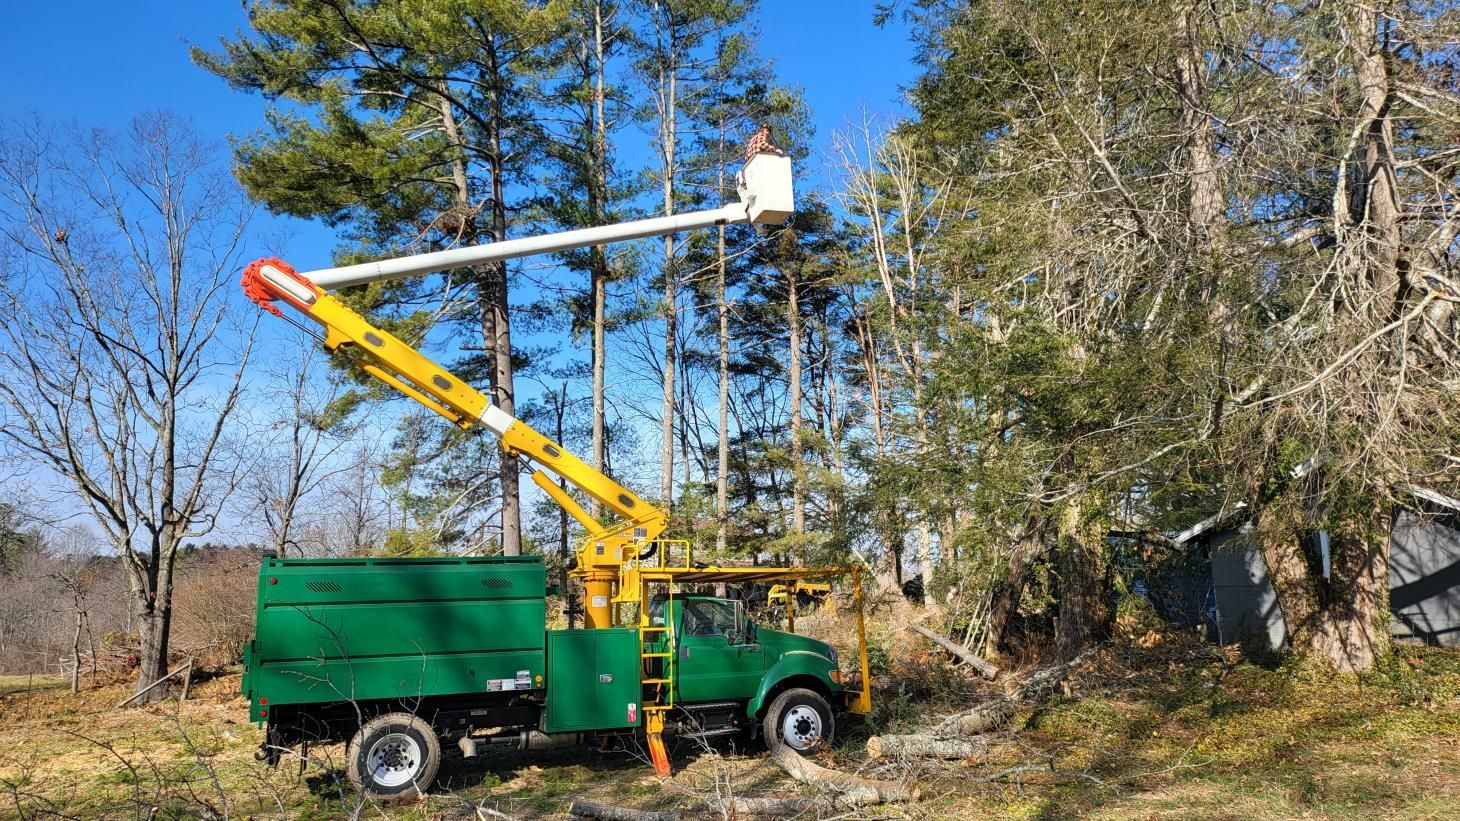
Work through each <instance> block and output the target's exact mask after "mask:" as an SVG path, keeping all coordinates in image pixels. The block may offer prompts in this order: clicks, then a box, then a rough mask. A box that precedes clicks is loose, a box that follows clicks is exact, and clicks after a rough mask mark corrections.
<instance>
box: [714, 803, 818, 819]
mask: <svg viewBox="0 0 1460 821" xmlns="http://www.w3.org/2000/svg"><path fill="white" fill-rule="evenodd" d="M712 806H713V807H714V808H715V809H717V810H719V811H720V812H721V813H722V814H724V815H727V816H729V817H731V818H739V817H742V816H747V815H768V816H770V817H772V818H789V817H791V816H793V815H802V814H805V813H813V812H815V811H816V810H818V809H820V808H821V807H823V806H826V805H825V804H824V803H817V801H816V800H815V799H812V798H731V799H729V800H724V801H716V802H713V804H712Z"/></svg>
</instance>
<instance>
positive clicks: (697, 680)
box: [649, 594, 843, 752]
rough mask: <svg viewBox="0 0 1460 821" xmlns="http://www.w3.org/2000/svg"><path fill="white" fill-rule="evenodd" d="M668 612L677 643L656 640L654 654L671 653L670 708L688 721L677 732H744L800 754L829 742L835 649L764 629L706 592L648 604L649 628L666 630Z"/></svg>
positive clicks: (836, 695)
mask: <svg viewBox="0 0 1460 821" xmlns="http://www.w3.org/2000/svg"><path fill="white" fill-rule="evenodd" d="M666 613H667V617H668V621H669V623H670V624H672V625H673V627H674V629H673V630H671V631H667V635H669V636H673V637H674V638H673V639H672V640H671V639H669V638H663V639H660V641H659V642H658V643H657V647H656V649H659V650H660V651H661V652H669V653H672V659H668V660H666V663H665V664H664V667H665V669H667V670H668V671H669V675H668V678H670V679H671V682H672V688H673V694H672V699H673V700H672V703H673V704H674V705H675V706H676V707H677V708H678V711H677V712H678V713H679V714H680V716H681V719H682V720H683V719H684V718H688V719H690V721H691V722H693V723H692V724H690V725H689V726H688V727H680V728H679V729H680V731H681V732H684V731H686V730H688V731H689V732H691V733H694V734H697V735H706V734H709V735H718V734H722V733H726V732H734V731H737V730H739V729H741V728H746V729H748V730H749V731H750V733H751V735H760V736H763V737H765V738H767V739H774V740H776V741H781V742H784V743H785V744H787V745H788V746H790V747H791V748H792V749H795V750H797V751H798V752H807V751H810V750H812V749H814V748H816V747H817V746H819V745H821V744H824V743H828V742H830V740H831V738H832V734H833V730H834V726H835V715H834V713H833V710H832V705H833V704H838V703H840V701H841V699H842V695H843V686H842V673H841V670H840V669H839V668H838V659H837V653H836V649H835V648H833V647H832V646H831V645H829V644H827V643H825V642H822V641H817V640H816V639H812V638H808V637H806V636H800V635H796V634H794V633H785V632H782V631H780V630H772V629H770V628H766V627H761V626H759V625H757V624H756V623H755V622H753V621H751V620H750V619H749V617H748V616H747V615H746V612H745V606H744V603H742V602H740V601H734V600H730V599H723V598H717V597H715V596H709V595H703V594H685V595H678V596H663V595H661V596H656V597H655V598H653V599H652V600H651V601H650V603H649V620H650V623H651V624H652V625H655V626H663V625H664V624H665V619H666ZM661 635H665V634H661ZM671 641H672V642H673V646H672V648H671V647H670V642H671ZM787 693H790V694H791V695H790V696H788V697H785V698H783V696H786V694H787Z"/></svg>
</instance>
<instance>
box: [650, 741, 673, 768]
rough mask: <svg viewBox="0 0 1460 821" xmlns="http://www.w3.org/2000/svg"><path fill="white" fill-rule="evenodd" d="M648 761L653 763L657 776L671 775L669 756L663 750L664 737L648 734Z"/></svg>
mask: <svg viewBox="0 0 1460 821" xmlns="http://www.w3.org/2000/svg"><path fill="white" fill-rule="evenodd" d="M649 760H650V761H653V762H654V772H655V773H657V774H659V775H673V774H674V770H673V768H671V767H670V766H669V754H668V753H667V752H665V750H664V736H662V735H660V734H659V733H649Z"/></svg>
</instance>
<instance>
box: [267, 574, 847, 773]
mask: <svg viewBox="0 0 1460 821" xmlns="http://www.w3.org/2000/svg"><path fill="white" fill-rule="evenodd" d="M258 584H259V587H258V611H257V622H256V629H255V634H254V636H255V637H254V639H253V640H252V641H251V642H250V643H249V645H248V647H247V648H246V651H245V657H244V663H245V672H244V676H243V694H244V696H245V698H247V699H248V701H249V710H250V717H251V718H252V719H253V721H254V722H256V723H258V724H260V725H262V726H263V727H264V728H265V740H264V743H263V744H262V745H261V749H260V753H259V758H260V759H261V760H267V761H270V762H271V763H277V762H278V760H279V759H280V756H281V755H282V754H283V753H285V752H286V751H288V750H289V749H291V748H293V747H296V746H303V747H307V746H308V745H309V744H310V743H312V742H328V741H342V740H348V741H349V749H348V753H347V761H348V766H349V776H350V779H351V780H352V781H353V782H354V783H355V784H356V785H357V786H359V787H360V788H361V789H362V790H363V791H364V792H365V793H366V794H368V795H369V796H370V797H372V798H375V799H391V798H396V797H405V796H409V795H414V794H416V793H417V791H420V790H424V789H426V788H427V787H428V786H429V785H430V783H431V782H432V780H433V779H434V778H435V775H436V770H437V768H438V767H439V764H440V760H441V756H442V748H443V746H445V747H446V748H447V749H450V747H451V746H452V745H453V744H454V746H455V747H457V748H459V749H460V751H461V753H462V754H463V755H466V756H468V757H471V756H476V755H478V753H479V751H481V750H482V749H483V748H484V747H486V746H489V745H501V746H502V747H504V748H505V747H511V748H515V749H518V750H535V749H545V748H549V747H556V746H564V745H569V744H578V743H583V742H589V741H592V742H595V743H597V744H599V745H602V746H612V745H618V746H628V745H627V742H628V741H629V740H630V739H632V738H633V737H634V736H635V735H636V734H639V733H642V731H643V727H644V716H643V712H644V711H643V707H644V701H645V698H646V693H647V695H648V697H649V700H651V701H653V700H655V698H656V696H657V697H658V698H660V699H662V697H663V689H662V688H664V686H665V685H663V684H662V683H661V684H651V682H664V681H672V684H670V685H669V689H671V690H672V694H673V695H672V700H671V702H670V703H672V704H674V707H673V712H672V714H671V716H670V720H668V721H667V722H666V725H665V726H666V731H667V732H677V733H679V734H682V735H690V736H698V737H705V736H715V735H726V734H731V733H741V732H745V733H747V734H755V733H766V734H770V733H774V734H775V735H776V737H778V738H780V739H782V740H784V741H785V742H786V743H788V744H790V745H792V746H793V747H797V748H798V749H806V750H809V749H811V748H812V747H813V746H814V745H815V744H817V743H820V742H823V741H825V740H827V739H829V738H830V736H831V732H832V728H833V724H832V722H833V713H832V708H831V706H830V705H831V704H832V703H835V702H836V701H837V700H838V697H839V696H840V695H841V693H842V687H841V676H840V673H839V671H838V670H837V666H836V653H835V651H834V650H832V649H831V648H830V647H829V646H827V645H826V644H824V643H822V642H818V641H815V640H812V639H809V638H806V637H803V636H797V635H794V634H790V633H781V632H778V631H775V630H769V629H760V628H757V627H756V626H755V625H754V624H753V623H751V622H750V621H749V620H748V619H747V618H746V616H745V611H744V609H743V607H742V605H741V603H740V602H738V601H732V600H728V599H719V598H714V597H710V596H703V595H682V596H680V595H676V596H675V597H674V598H673V599H672V601H670V602H668V603H665V602H658V603H656V606H657V609H656V610H654V611H653V612H654V613H656V614H657V615H656V616H655V618H656V619H657V623H658V624H660V625H664V624H666V622H667V624H668V629H666V628H665V627H663V626H660V627H658V628H656V629H655V630H653V631H648V630H646V631H644V632H643V633H641V630H640V629H638V628H632V627H616V628H600V629H593V630H547V629H546V616H547V589H546V576H545V572H544V568H543V565H542V561H541V559H540V558H537V557H511V558H507V557H493V558H422V559H279V558H273V557H266V558H265V559H264V560H263V562H262V564H261V566H260V568H259V582H258ZM666 636H667V637H666ZM649 687H658V688H661V689H659V690H657V691H648V690H646V688H649ZM660 703H662V701H661V702H660ZM443 742H445V743H444V744H443Z"/></svg>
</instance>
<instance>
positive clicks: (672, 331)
mask: <svg viewBox="0 0 1460 821" xmlns="http://www.w3.org/2000/svg"><path fill="white" fill-rule="evenodd" d="M676 79H677V78H676V77H675V75H674V72H673V71H666V72H663V73H661V74H660V94H662V95H663V100H664V109H663V112H662V114H661V115H660V116H661V119H660V123H659V152H660V164H661V165H660V169H661V172H662V174H663V177H664V179H663V193H664V215H665V216H666V217H667V216H671V215H673V214H674V176H675V167H674V163H675V149H676V148H677V147H678V142H677V140H678V137H677V135H676V132H675V125H676V117H677V116H678V112H677V110H676V102H675V92H676V85H675V83H676ZM663 273H664V402H663V407H662V408H661V410H660V414H661V419H660V426H659V434H660V436H661V437H662V439H663V443H662V446H661V448H660V451H659V500H660V503H661V504H662V505H664V506H665V507H666V508H668V507H670V506H671V505H672V504H673V501H674V400H675V395H674V389H675V385H674V376H675V370H676V369H677V368H678V364H679V349H678V342H679V340H678V338H677V335H678V333H679V327H678V319H679V315H678V307H679V306H678V301H679V271H678V267H677V260H676V259H675V253H674V237H673V235H668V234H666V235H665V237H664V272H663Z"/></svg>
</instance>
